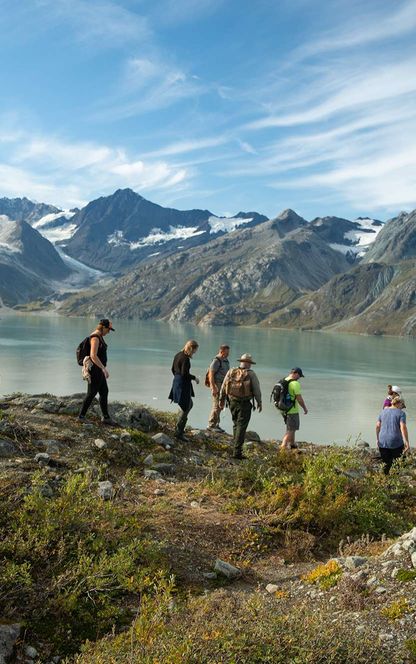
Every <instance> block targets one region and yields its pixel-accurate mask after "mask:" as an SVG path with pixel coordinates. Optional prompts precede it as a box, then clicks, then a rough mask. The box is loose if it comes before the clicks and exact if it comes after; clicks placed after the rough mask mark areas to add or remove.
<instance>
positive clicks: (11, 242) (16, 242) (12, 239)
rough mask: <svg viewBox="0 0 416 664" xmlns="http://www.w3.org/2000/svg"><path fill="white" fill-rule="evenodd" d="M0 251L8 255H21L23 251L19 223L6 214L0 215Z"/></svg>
mask: <svg viewBox="0 0 416 664" xmlns="http://www.w3.org/2000/svg"><path fill="white" fill-rule="evenodd" d="M16 234H17V236H16ZM0 249H1V250H2V251H3V252H6V253H8V254H21V253H22V251H23V243H22V241H21V239H20V233H19V229H18V222H17V221H12V220H11V219H9V217H8V216H7V215H5V214H1V215H0Z"/></svg>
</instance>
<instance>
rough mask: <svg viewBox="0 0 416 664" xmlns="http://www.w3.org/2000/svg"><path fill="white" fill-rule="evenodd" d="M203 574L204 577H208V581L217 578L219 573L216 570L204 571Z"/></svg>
mask: <svg viewBox="0 0 416 664" xmlns="http://www.w3.org/2000/svg"><path fill="white" fill-rule="evenodd" d="M202 576H203V577H204V579H207V580H208V581H213V580H214V579H216V578H217V573H216V572H202Z"/></svg>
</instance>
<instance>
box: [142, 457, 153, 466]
mask: <svg viewBox="0 0 416 664" xmlns="http://www.w3.org/2000/svg"><path fill="white" fill-rule="evenodd" d="M143 463H144V465H145V466H153V454H148V455H147V457H146V458H145V459H143Z"/></svg>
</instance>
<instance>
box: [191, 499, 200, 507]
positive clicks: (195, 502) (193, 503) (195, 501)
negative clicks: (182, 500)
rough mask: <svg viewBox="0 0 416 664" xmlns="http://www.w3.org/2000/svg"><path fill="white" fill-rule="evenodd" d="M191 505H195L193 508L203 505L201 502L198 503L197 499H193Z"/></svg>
mask: <svg viewBox="0 0 416 664" xmlns="http://www.w3.org/2000/svg"><path fill="white" fill-rule="evenodd" d="M191 507H193V508H198V507H201V506H200V504H199V503H198V501H197V500H193V501H192V502H191Z"/></svg>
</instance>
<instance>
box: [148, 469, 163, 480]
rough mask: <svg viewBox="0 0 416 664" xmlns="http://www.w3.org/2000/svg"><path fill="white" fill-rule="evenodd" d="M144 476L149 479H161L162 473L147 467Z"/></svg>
mask: <svg viewBox="0 0 416 664" xmlns="http://www.w3.org/2000/svg"><path fill="white" fill-rule="evenodd" d="M144 476H145V477H147V479H149V480H161V479H162V475H161V474H160V473H158V472H157V470H152V469H150V468H146V469H145V471H144Z"/></svg>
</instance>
